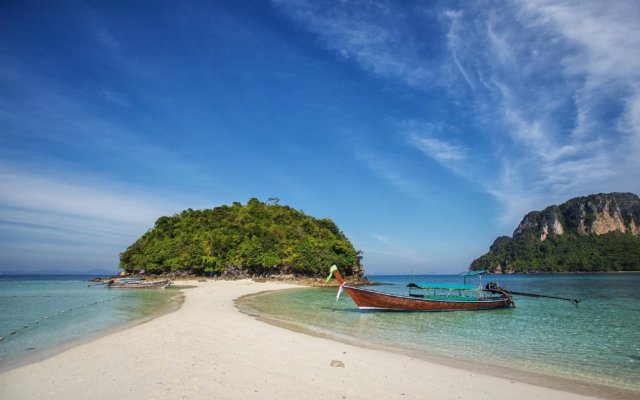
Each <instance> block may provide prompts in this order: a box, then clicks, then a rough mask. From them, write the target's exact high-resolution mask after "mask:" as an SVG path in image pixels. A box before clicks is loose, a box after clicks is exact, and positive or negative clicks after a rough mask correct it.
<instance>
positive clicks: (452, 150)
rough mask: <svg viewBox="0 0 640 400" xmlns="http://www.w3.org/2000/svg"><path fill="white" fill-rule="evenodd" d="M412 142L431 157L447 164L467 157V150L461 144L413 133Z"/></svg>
mask: <svg viewBox="0 0 640 400" xmlns="http://www.w3.org/2000/svg"><path fill="white" fill-rule="evenodd" d="M410 142H411V143H412V144H413V145H414V146H415V147H417V148H418V149H419V150H421V151H422V152H423V153H425V154H426V155H428V156H429V157H431V158H433V159H435V160H436V161H439V162H442V163H445V164H446V163H449V162H451V161H460V160H464V159H465V158H466V152H465V150H464V149H463V148H462V147H461V146H459V145H456V144H453V143H449V142H446V141H444V140H441V139H436V138H430V137H421V136H419V135H417V134H413V135H410Z"/></svg>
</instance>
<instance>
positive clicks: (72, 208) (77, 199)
mask: <svg viewBox="0 0 640 400" xmlns="http://www.w3.org/2000/svg"><path fill="white" fill-rule="evenodd" d="M0 186H1V187H2V188H3V190H2V191H1V192H0V237H2V238H3V240H2V244H1V245H0V249H1V251H0V254H2V256H0V261H2V262H1V264H2V265H3V266H4V267H5V268H9V269H10V268H12V267H13V268H16V267H24V266H30V267H37V266H41V267H47V268H51V267H65V266H63V265H58V266H54V265H51V264H50V263H49V264H47V262H49V261H51V260H47V254H49V255H51V254H53V253H55V254H57V255H58V256H59V257H60V259H61V260H63V259H66V260H67V261H68V260H75V261H74V262H82V261H87V260H86V259H85V258H83V257H80V258H78V257H76V256H77V255H78V254H87V255H88V254H93V255H94V257H95V258H94V260H93V263H92V264H91V265H96V264H98V265H102V266H104V267H115V266H117V259H118V254H119V253H120V252H121V251H123V250H124V249H125V248H126V246H127V245H129V244H130V243H131V242H133V240H135V239H136V238H137V237H138V236H139V235H141V234H142V233H144V232H145V231H146V230H147V229H149V228H150V227H152V226H153V223H154V221H155V220H156V219H157V218H158V217H160V216H162V215H171V214H173V213H175V212H178V211H180V210H181V209H183V208H185V204H181V201H179V200H175V199H174V200H172V199H171V196H168V195H167V194H166V193H156V194H155V195H154V194H153V192H148V191H143V190H142V189H141V188H135V187H132V186H130V185H123V184H117V183H113V182H106V181H104V180H103V179H98V178H96V177H92V176H89V175H86V174H77V173H73V172H70V171H51V170H49V171H47V172H35V171H32V170H28V169H24V168H23V167H16V166H15V165H11V164H7V163H2V164H0ZM52 250H54V251H53V253H52ZM63 254H64V255H66V258H65V257H63ZM56 257H57V256H56ZM13 259H15V260H21V263H23V264H24V265H19V266H18V265H11V264H10V262H11V260H13ZM40 261H41V262H43V263H44V264H42V265H38V262H40Z"/></svg>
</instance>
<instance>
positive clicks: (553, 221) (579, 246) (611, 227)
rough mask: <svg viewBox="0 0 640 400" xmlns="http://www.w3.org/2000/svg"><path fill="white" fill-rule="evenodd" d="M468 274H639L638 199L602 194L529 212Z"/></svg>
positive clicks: (497, 240) (627, 194)
mask: <svg viewBox="0 0 640 400" xmlns="http://www.w3.org/2000/svg"><path fill="white" fill-rule="evenodd" d="M470 269H471V270H479V269H486V270H490V271H493V272H502V273H534V272H611V271H640V198H638V196H637V195H635V194H633V193H600V194H594V195H590V196H586V197H576V198H573V199H571V200H569V201H567V202H565V203H563V204H561V205H559V206H557V205H552V206H549V207H547V208H545V209H544V210H542V211H532V212H530V213H528V214H527V215H526V216H525V217H524V218H523V219H522V222H520V224H519V225H518V227H517V228H516V230H515V231H514V232H513V236H512V237H508V236H501V237H498V238H497V239H496V240H495V241H494V242H493V244H492V245H491V247H490V249H489V252H488V253H486V254H484V255H483V256H481V257H479V258H477V259H476V260H474V261H473V262H472V263H471V267H470Z"/></svg>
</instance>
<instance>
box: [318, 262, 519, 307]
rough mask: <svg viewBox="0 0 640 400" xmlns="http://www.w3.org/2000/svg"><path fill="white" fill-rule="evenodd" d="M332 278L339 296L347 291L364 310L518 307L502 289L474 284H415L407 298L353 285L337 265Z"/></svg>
mask: <svg viewBox="0 0 640 400" xmlns="http://www.w3.org/2000/svg"><path fill="white" fill-rule="evenodd" d="M332 276H333V277H335V278H336V279H337V280H338V282H339V283H340V289H339V290H338V296H337V297H340V293H341V292H342V290H343V289H344V290H345V291H346V292H347V294H348V295H349V297H351V299H352V300H353V302H354V303H356V305H357V306H358V309H360V310H381V311H455V310H494V309H498V308H510V307H515V303H514V302H513V300H512V298H511V295H510V294H509V293H508V292H506V291H504V290H502V289H501V288H500V287H494V288H493V290H492V291H485V290H483V289H482V287H481V286H480V287H476V286H472V285H458V284H449V285H447V284H425V283H417V284H416V283H411V284H409V285H408V287H409V294H408V295H407V296H403V295H398V294H390V293H384V292H380V291H377V290H371V289H365V288H358V287H354V286H350V285H348V284H347V283H346V282H345V280H344V279H343V278H342V276H341V275H340V272H339V271H338V268H337V267H336V266H335V265H334V266H332V267H331V270H330V273H329V276H328V277H327V281H329V280H330V279H331V277H332ZM411 289H420V290H421V293H419V294H416V293H413V292H412V291H411Z"/></svg>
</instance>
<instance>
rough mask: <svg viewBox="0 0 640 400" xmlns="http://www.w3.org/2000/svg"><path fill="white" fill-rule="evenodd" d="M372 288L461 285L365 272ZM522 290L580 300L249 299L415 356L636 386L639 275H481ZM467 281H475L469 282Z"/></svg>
mask: <svg viewBox="0 0 640 400" xmlns="http://www.w3.org/2000/svg"><path fill="white" fill-rule="evenodd" d="M369 278H370V279H372V280H374V281H377V282H383V283H384V285H380V286H373V287H372V289H374V290H380V291H386V292H396V293H406V292H407V289H406V288H405V285H406V284H407V283H408V282H411V281H414V280H415V281H432V282H453V283H462V278H461V277H460V276H429V277H424V276H417V277H409V276H370V277H369ZM489 278H490V279H491V280H496V281H498V282H499V283H500V284H501V285H502V286H504V287H506V288H508V289H510V290H514V291H522V292H533V293H540V294H548V295H555V296H561V297H569V298H574V297H578V298H580V299H582V301H581V303H580V305H579V306H574V305H572V304H571V303H569V302H568V301H562V300H550V299H536V298H528V297H515V301H516V304H517V307H516V308H513V309H503V310H491V311H456V312H439V313H409V312H362V311H358V310H357V308H356V306H355V304H354V303H353V302H352V301H351V299H350V298H349V297H348V296H347V295H346V293H343V294H342V296H341V298H340V300H339V301H338V302H336V298H335V294H336V289H335V288H332V289H325V288H308V289H296V290H290V291H278V292H271V293H267V294H261V295H259V296H256V297H253V298H250V299H248V300H247V302H248V305H249V306H251V307H253V308H255V309H257V310H258V311H260V312H262V313H265V314H270V315H273V316H275V317H277V318H279V319H284V320H288V321H291V322H296V323H299V324H302V325H304V326H305V327H307V328H308V329H312V330H315V331H320V332H329V333H332V334H336V335H339V336H347V337H352V338H360V339H365V340H367V341H369V342H373V343H379V344H382V345H385V346H391V347H396V348H399V349H403V350H409V351H411V352H416V353H424V354H435V355H440V356H445V357H455V358H456V359H463V360H468V361H469V362H482V363H485V364H492V365H496V366H508V367H510V368H515V369H519V370H522V371H531V372H536V373H542V374H549V375H554V376H561V377H566V378H571V379H577V380H581V381H585V382H591V383H597V384H604V385H609V386H614V387H619V388H626V389H632V390H640V274H593V275H591V274H589V275H575V274H571V275H569V274H567V275H518V276H514V275H510V276H491V277H486V276H485V277H484V278H483V279H484V282H483V283H486V281H487V280H488V279H489ZM469 282H470V283H474V284H475V283H477V282H478V280H477V278H475V280H474V281H469Z"/></svg>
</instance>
